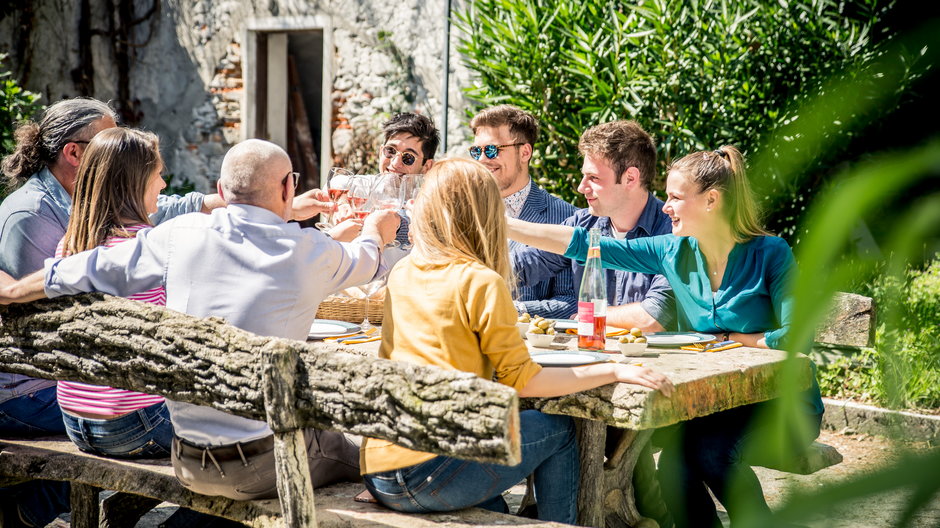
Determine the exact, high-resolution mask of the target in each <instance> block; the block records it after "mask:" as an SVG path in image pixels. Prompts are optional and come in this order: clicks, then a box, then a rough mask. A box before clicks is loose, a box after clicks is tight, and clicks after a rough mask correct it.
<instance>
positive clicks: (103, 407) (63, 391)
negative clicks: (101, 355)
mask: <svg viewBox="0 0 940 528" xmlns="http://www.w3.org/2000/svg"><path fill="white" fill-rule="evenodd" d="M146 227H150V226H149V225H147V224H134V225H129V226H124V229H126V230H127V232H128V233H129V234H130V235H131V237H133V236H136V233H137V232H138V231H140V230H141V229H144V228H146ZM128 240H130V238H125V237H119V236H111V237H108V239H107V240H106V241H105V243H104V244H102V245H103V246H105V247H112V246H116V245H118V244H120V243H121V242H126V241H128ZM64 253H65V248H64V247H63V243H62V241H59V246H58V247H57V248H56V251H55V254H56V256H57V257H61V256H63V254H64ZM128 299H134V300H135V301H145V302H149V303H151V304H156V305H159V306H166V290H165V289H164V288H163V286H160V287H159V288H154V289H152V290H148V291H145V292H141V293H135V294H134V295H131V296H130V297H128ZM56 392H57V394H58V398H59V406H60V407H62V408H63V409H65V410H68V411H77V412H86V413H94V414H101V415H104V416H120V415H122V414H126V413H129V412H131V411H136V410H137V409H143V408H145V407H149V406H151V405H154V404H157V403H162V402H163V396H154V395H152V394H144V393H142V392H133V391H129V390H124V389H115V388H112V387H104V386H100V385H88V384H85V383H78V382H74V381H60V382H59V383H58V389H57V390H56Z"/></svg>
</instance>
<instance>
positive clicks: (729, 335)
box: [721, 332, 731, 341]
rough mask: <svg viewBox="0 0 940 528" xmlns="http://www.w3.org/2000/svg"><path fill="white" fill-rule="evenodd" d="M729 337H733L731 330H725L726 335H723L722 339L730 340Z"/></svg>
mask: <svg viewBox="0 0 940 528" xmlns="http://www.w3.org/2000/svg"><path fill="white" fill-rule="evenodd" d="M729 337H731V332H725V333H724V335H722V336H721V340H722V341H728V339H729Z"/></svg>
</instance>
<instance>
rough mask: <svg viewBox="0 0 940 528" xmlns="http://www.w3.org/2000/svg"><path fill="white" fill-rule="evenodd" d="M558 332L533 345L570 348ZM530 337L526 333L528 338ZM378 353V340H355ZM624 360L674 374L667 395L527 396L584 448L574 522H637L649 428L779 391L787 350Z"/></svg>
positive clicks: (796, 369) (571, 342)
mask: <svg viewBox="0 0 940 528" xmlns="http://www.w3.org/2000/svg"><path fill="white" fill-rule="evenodd" d="M565 339H566V337H565V336H562V337H559V338H556V342H555V343H553V345H552V349H543V348H536V347H533V346H531V344H529V351H530V352H532V353H544V352H548V351H552V350H553V351H557V352H566V351H567V352H570V351H573V350H576V349H577V339H567V342H564V343H561V342H559V341H563V340H565ZM526 343H527V344H528V341H527V342H526ZM354 346H356V347H362V348H363V349H368V350H369V351H371V352H372V353H378V347H379V342H378V341H373V342H370V343H363V344H359V345H354ZM607 349H608V351H610V352H613V351H616V350H617V345H616V341H615V340H614V339H608V340H607ZM611 359H612V360H614V361H625V362H630V363H635V364H642V365H644V366H647V367H650V368H653V369H655V370H657V371H659V372H662V373H663V374H665V375H666V376H668V377H669V379H670V380H672V382H673V384H674V385H675V391H674V393H673V395H672V397H671V398H667V397H665V396H663V395H662V394H660V393H659V392H658V391H651V390H649V389H646V388H644V387H639V386H635V385H630V384H625V383H615V384H609V385H605V386H603V387H598V388H596V389H592V390H589V391H584V392H580V393H575V394H570V395H567V396H560V397H557V398H531V399H527V400H526V402H527V403H528V404H529V406H530V407H531V408H535V409H538V410H540V411H542V412H545V413H551V414H563V415H568V416H571V417H573V418H575V419H576V421H577V422H578V424H577V425H578V436H579V438H578V442H579V449H580V452H581V488H580V492H579V497H578V524H579V525H582V526H593V527H597V528H601V527H604V526H605V524H607V521H608V516H615V518H619V520H620V521H622V523H623V524H621V523H618V522H616V521H615V522H614V524H619V525H626V526H636V525H637V524H638V523H640V522H641V521H642V520H643V517H641V516H640V514H639V512H638V511H637V510H636V506H635V499H634V496H633V470H634V467H635V465H636V462H637V460H638V458H639V457H640V456H641V453H642V452H643V449H644V448H646V447H647V445H648V443H649V440H650V437H651V436H652V432H653V430H654V429H656V428H660V427H665V426H668V425H672V424H675V423H678V422H682V421H686V420H690V419H692V418H696V417H699V416H706V415H709V414H713V413H716V412H720V411H724V410H727V409H732V408H734V407H740V406H742V405H748V404H752V403H757V402H761V401H766V400H769V399H772V398H775V397H777V396H779V395H780V394H781V393H782V392H783V386H784V382H783V381H784V379H785V376H784V367H785V366H786V365H788V364H787V363H785V360H786V359H787V353H786V352H784V351H782V350H768V349H760V348H750V347H739V348H734V349H730V350H723V351H720V352H707V353H702V352H691V351H684V350H680V349H666V348H648V349H647V350H646V352H645V353H644V356H642V357H624V356H623V355H621V354H620V353H619V352H616V353H613V354H611ZM789 366H791V367H792V369H793V370H792V371H791V372H792V373H793V376H794V378H793V380H794V381H791V382H790V383H795V384H796V385H797V386H798V388H799V389H805V388H808V387H809V386H810V382H811V379H812V371H811V368H810V363H809V359H808V358H807V357H806V356H803V355H802V354H798V355H797V356H796V357H795V358H794V361H793V362H792V363H789ZM607 426H613V427H616V428H620V429H624V431H623V432H622V434H620V435H618V436H619V438H618V439H617V440H616V444H615V446H614V447H613V449H612V450H610V451H608V452H607V453H605V448H606V444H607V432H608V429H607Z"/></svg>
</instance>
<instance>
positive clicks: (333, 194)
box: [315, 167, 354, 231]
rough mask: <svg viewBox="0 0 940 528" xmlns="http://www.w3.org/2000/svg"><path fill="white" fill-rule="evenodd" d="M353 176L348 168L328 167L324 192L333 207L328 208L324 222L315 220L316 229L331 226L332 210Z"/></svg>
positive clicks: (345, 191) (347, 188)
mask: <svg viewBox="0 0 940 528" xmlns="http://www.w3.org/2000/svg"><path fill="white" fill-rule="evenodd" d="M353 176H354V175H353V173H352V171H351V170H349V169H344V168H341V167H333V168H332V169H330V175H329V178H328V179H327V180H326V192H327V194H329V195H330V201H331V202H333V209H332V210H330V214H329V215H328V216H327V217H326V222H317V223H316V224H315V225H316V226H317V229H319V230H321V231H323V230H326V229H329V228H331V227H333V225H334V224H333V211H335V210H336V206H337V205H338V204H339V201H340V200H341V199H342V198H343V197H344V196H345V195H346V193H347V192H348V191H349V184H350V183H351V182H352V180H353Z"/></svg>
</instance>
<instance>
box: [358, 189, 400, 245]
mask: <svg viewBox="0 0 940 528" xmlns="http://www.w3.org/2000/svg"><path fill="white" fill-rule="evenodd" d="M401 184H402V180H401V178H400V177H399V176H398V175H397V174H393V173H390V172H386V173H382V174H379V175H378V176H376V177H375V179H374V181H373V184H372V192H371V193H370V196H369V201H368V202H367V203H366V206H365V207H366V208H367V209H369V210H372V211H375V210H390V211H396V212H397V211H400V210H401ZM399 246H401V244H400V243H399V242H398V241H397V240H392V241H391V242H389V243H388V244H386V245H385V247H399Z"/></svg>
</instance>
